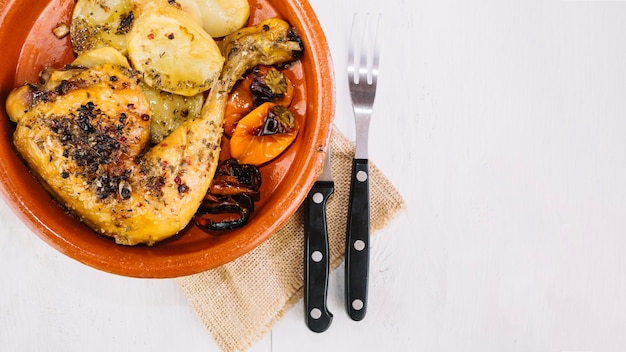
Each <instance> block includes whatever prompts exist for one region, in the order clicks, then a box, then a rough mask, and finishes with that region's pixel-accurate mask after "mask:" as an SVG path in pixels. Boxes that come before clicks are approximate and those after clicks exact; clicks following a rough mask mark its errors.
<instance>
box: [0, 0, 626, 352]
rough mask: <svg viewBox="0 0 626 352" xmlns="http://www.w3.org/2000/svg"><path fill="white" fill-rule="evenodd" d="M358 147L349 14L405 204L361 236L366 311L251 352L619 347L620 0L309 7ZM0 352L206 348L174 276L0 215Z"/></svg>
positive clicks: (381, 150) (209, 345) (378, 139)
mask: <svg viewBox="0 0 626 352" xmlns="http://www.w3.org/2000/svg"><path fill="white" fill-rule="evenodd" d="M311 2H312V5H313V7H314V8H315V9H316V11H317V14H318V16H319V19H320V21H321V23H322V26H323V28H324V29H325V31H326V34H327V36H328V40H329V43H330V46H331V50H332V55H333V57H334V63H335V65H336V68H337V88H338V92H337V98H338V106H337V118H336V123H337V125H338V126H339V128H340V129H341V130H342V131H343V132H344V133H346V134H347V135H348V136H353V135H354V128H353V125H352V118H351V110H350V105H349V98H348V93H347V88H346V78H345V76H344V72H345V69H344V67H345V62H346V56H347V52H346V47H347V40H348V30H349V23H350V18H351V13H352V12H353V11H355V10H359V9H364V10H371V11H381V12H382V13H383V14H384V26H385V28H384V40H385V42H384V45H383V49H384V53H383V56H382V67H381V78H380V81H379V93H378V99H377V103H376V116H375V118H374V120H373V123H372V125H373V126H372V132H371V145H372V147H371V150H370V154H371V160H372V161H373V162H374V163H376V164H377V165H378V166H379V167H380V168H381V169H382V171H383V172H384V173H385V174H386V175H387V176H388V177H389V178H390V179H391V180H392V181H393V182H394V184H395V185H396V186H397V188H398V189H399V190H400V191H401V192H402V194H403V195H404V197H405V199H406V201H407V205H408V209H407V210H406V211H405V212H404V213H402V214H401V215H400V216H399V218H397V220H396V221H394V222H393V223H392V224H391V225H390V226H389V227H387V228H386V229H384V230H383V231H381V232H380V233H379V234H378V235H377V236H376V237H375V238H374V240H373V254H372V261H371V285H370V305H369V310H368V315H367V317H366V319H365V320H364V321H362V322H359V323H355V322H352V321H351V320H349V318H348V317H347V315H346V314H345V313H344V308H343V284H342V283H343V266H341V267H340V268H339V270H337V271H335V272H334V273H333V274H332V276H331V283H330V298H329V306H330V310H331V311H333V313H334V314H335V319H334V321H333V324H332V326H331V328H330V329H329V330H328V331H327V332H325V333H323V334H314V333H312V332H310V331H308V330H307V328H306V327H305V325H304V320H303V308H302V302H299V303H298V304H297V305H296V306H295V307H294V308H293V309H292V310H290V311H289V312H288V313H287V314H286V316H284V318H282V319H281V320H280V321H279V322H278V323H277V325H276V326H275V328H274V329H273V330H272V332H271V334H269V335H267V336H266V337H265V338H264V339H263V340H262V341H261V342H259V343H258V344H257V345H255V346H254V347H253V348H252V349H251V350H252V351H272V352H280V351H294V350H298V351H358V350H360V351H524V352H526V351H594V352H596V351H624V350H626V337H625V336H626V335H625V334H624V333H623V332H624V330H625V328H626V256H624V255H623V253H624V251H625V250H626V186H625V185H626V41H625V39H624V38H625V37H626V20H625V19H626V2H624V1H613V2H611V1H593V0H590V1H550V0H545V1H515V2H511V1H496V0H494V1H484V0H483V1H460V0H453V1H419V0H418V1H405V0H386V1H373V0H369V1H363V0H360V1H357V0H342V1H330V0H311ZM0 221H1V223H2V226H1V228H0V350H1V351H168V350H175V351H188V352H192V351H217V350H218V349H217V347H216V346H215V344H214V343H213V341H212V340H211V339H210V337H209V336H208V335H207V333H206V332H205V330H204V328H203V327H202V326H201V325H200V323H199V320H198V318H197V317H196V316H195V313H194V312H193V310H192V309H191V308H190V306H189V305H188V304H187V302H186V300H185V297H184V296H183V294H182V292H181V290H180V289H179V288H178V286H177V284H176V282H175V281H174V280H142V279H131V278H125V277H119V276H115V275H110V274H107V273H104V272H100V271H97V270H94V269H92V268H89V267H86V266H84V265H82V264H79V263H77V262H76V261H74V260H72V259H69V258H67V257H65V256H63V255H61V254H60V253H58V252H57V251H56V250H54V249H52V248H51V247H49V246H48V245H46V244H45V243H43V241H41V240H40V239H39V238H37V237H36V236H35V235H34V234H32V233H31V232H30V231H29V230H28V229H27V228H26V227H25V226H24V225H23V224H22V223H20V221H18V220H17V219H16V218H15V216H14V215H13V214H12V213H11V211H10V210H9V209H8V208H7V206H6V205H5V204H4V202H1V201H0Z"/></svg>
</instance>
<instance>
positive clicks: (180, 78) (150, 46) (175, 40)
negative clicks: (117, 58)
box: [126, 0, 224, 96]
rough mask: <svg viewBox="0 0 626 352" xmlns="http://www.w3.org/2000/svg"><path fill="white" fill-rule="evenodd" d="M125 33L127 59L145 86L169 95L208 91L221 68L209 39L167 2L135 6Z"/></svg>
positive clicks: (217, 52) (144, 1) (220, 59)
mask: <svg viewBox="0 0 626 352" xmlns="http://www.w3.org/2000/svg"><path fill="white" fill-rule="evenodd" d="M136 4H137V7H136V9H137V14H136V17H135V21H134V23H133V26H132V28H131V30H130V32H129V33H128V37H127V43H126V44H127V48H128V56H129V58H130V61H131V63H132V65H133V68H135V69H136V70H138V71H140V72H142V74H143V79H144V82H146V83H147V84H148V85H150V86H151V87H153V88H156V89H159V90H164V91H167V92H170V93H175V94H180V95H185V96H193V95H196V94H198V93H201V92H204V91H206V90H208V89H209V87H210V86H211V83H212V82H213V81H214V80H216V79H218V76H219V73H220V71H221V69H222V65H223V64H224V57H222V55H221V53H220V50H219V48H218V46H217V44H216V43H215V41H214V40H213V38H211V36H210V35H208V34H207V33H206V32H205V31H204V29H202V27H201V26H200V25H198V24H197V23H196V22H195V21H194V20H193V18H191V16H190V15H189V14H187V13H186V12H184V11H182V10H180V9H178V8H176V7H175V6H171V5H169V4H168V2H167V1H166V0H157V1H148V0H140V1H137V2H136Z"/></svg>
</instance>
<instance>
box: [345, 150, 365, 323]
mask: <svg viewBox="0 0 626 352" xmlns="http://www.w3.org/2000/svg"><path fill="white" fill-rule="evenodd" d="M369 238H370V195H369V168H368V160H367V159H353V161H352V181H351V185H350V200H349V205H348V226H347V234H346V268H345V270H346V273H345V276H346V277H345V279H346V310H347V311H348V315H349V316H350V318H352V320H357V321H358V320H362V319H363V318H365V313H366V311H367V287H368V277H369V258H370V247H369V246H370V241H369Z"/></svg>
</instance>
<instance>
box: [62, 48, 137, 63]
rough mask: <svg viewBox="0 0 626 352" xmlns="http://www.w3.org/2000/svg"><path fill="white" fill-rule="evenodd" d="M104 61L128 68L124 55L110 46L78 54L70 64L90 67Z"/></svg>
mask: <svg viewBox="0 0 626 352" xmlns="http://www.w3.org/2000/svg"><path fill="white" fill-rule="evenodd" d="M105 63H108V64H112V65H117V66H122V67H126V68H130V64H129V63H128V59H126V56H124V55H122V53H120V52H119V51H117V50H116V49H114V48H112V47H110V46H105V47H102V48H97V49H93V50H90V51H87V52H85V53H82V54H80V55H78V56H77V57H76V59H74V61H73V62H72V66H80V67H85V68H90V67H94V66H96V65H100V64H105Z"/></svg>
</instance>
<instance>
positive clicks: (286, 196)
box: [0, 0, 335, 278]
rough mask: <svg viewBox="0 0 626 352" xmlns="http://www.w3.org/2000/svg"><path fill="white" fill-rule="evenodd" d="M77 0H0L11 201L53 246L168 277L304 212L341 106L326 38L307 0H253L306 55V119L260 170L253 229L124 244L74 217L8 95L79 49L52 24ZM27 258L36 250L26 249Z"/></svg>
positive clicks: (234, 254)
mask: <svg viewBox="0 0 626 352" xmlns="http://www.w3.org/2000/svg"><path fill="white" fill-rule="evenodd" d="M74 2H75V0H33V1H26V0H0V23H1V26H0V43H2V46H3V50H2V51H3V53H2V65H0V106H1V107H0V163H1V165H0V190H1V192H2V197H3V199H4V201H5V202H6V203H7V204H8V205H9V206H10V207H11V208H12V210H13V211H14V212H15V214H16V216H18V217H19V218H20V219H21V220H22V221H24V223H26V224H27V226H28V227H29V228H30V229H31V230H32V231H33V232H34V233H35V234H37V235H38V236H39V237H40V238H42V239H43V240H44V241H45V242H47V243H48V244H50V245H51V246H52V247H54V248H56V249H57V250H59V251H60V252H62V253H64V254H65V255H67V256H69V257H71V258H73V259H75V260H77V261H79V262H82V263H84V264H86V265H89V266H91V267H94V268H97V269H100V270H103V271H106V272H110V273H114V274H118V275H124V276H132V277H149V278H165V277H178V276H184V275H190V274H194V273H198V272H201V271H204V270H208V269H211V268H215V267H217V266H220V265H223V264H225V263H227V262H229V261H232V260H234V259H236V258H238V257H240V256H242V255H243V254H245V253H247V252H249V251H251V250H252V249H254V248H255V247H257V246H258V245H259V244H261V243H262V242H263V241H265V240H266V239H268V238H269V237H270V236H271V235H272V234H273V233H274V232H275V231H276V230H277V229H278V228H279V227H280V226H281V225H282V224H283V223H284V222H285V221H286V220H287V219H289V217H290V216H291V215H293V214H294V213H295V211H296V210H297V209H298V207H299V206H300V204H301V203H302V201H303V200H304V198H305V197H306V194H307V192H308V190H309V189H310V188H311V186H312V184H313V182H314V181H315V179H316V178H317V175H318V174H319V172H320V171H321V167H322V163H323V159H324V154H325V152H326V150H327V146H328V143H329V141H330V131H331V125H332V118H333V114H334V108H335V91H334V88H335V87H334V76H333V71H332V63H331V59H330V54H329V50H328V45H327V43H326V39H325V37H324V34H323V32H322V29H321V28H320V24H319V22H318V20H317V18H316V16H315V14H314V12H313V10H312V9H311V7H310V5H309V4H308V3H307V2H306V1H302V0H250V11H251V15H250V19H249V24H256V23H258V22H260V21H261V20H262V19H265V18H268V17H274V16H278V17H281V18H283V19H285V20H286V21H288V22H289V23H290V24H291V25H292V26H294V27H295V28H296V31H297V33H298V34H299V35H300V36H301V37H302V39H303V41H304V45H305V51H304V57H303V58H301V59H300V62H299V63H297V64H295V65H293V66H292V67H291V68H290V75H291V76H292V78H294V79H295V81H296V85H297V88H296V92H295V93H294V104H292V106H294V107H295V110H296V115H297V116H299V117H298V118H300V119H301V122H302V124H301V129H300V132H299V135H298V137H297V138H296V140H295V142H294V143H293V144H292V145H291V146H290V147H289V148H288V149H287V150H286V151H285V152H284V153H283V154H281V155H280V156H279V157H278V158H277V159H275V160H274V161H272V162H271V163H269V164H267V165H264V166H262V167H261V173H262V177H263V183H262V187H261V199H260V201H259V202H258V203H257V204H256V207H255V212H254V214H253V216H252V218H251V219H250V221H249V222H248V224H247V225H246V226H244V227H243V228H240V229H237V230H232V231H229V232H227V233H225V234H223V235H220V236H217V235H209V234H207V233H206V232H204V231H202V230H200V229H199V228H197V227H195V226H194V225H190V226H188V227H187V228H186V229H185V230H183V231H182V232H181V233H180V234H178V235H176V236H174V237H173V238H171V239H168V240H166V241H164V242H161V243H157V244H155V245H154V246H152V247H148V246H133V247H129V246H123V245H118V244H115V242H114V241H113V240H112V239H111V238H109V237H105V236H102V235H99V234H97V233H96V232H94V231H93V230H91V229H90V228H89V227H87V226H86V225H85V224H83V223H81V222H80V221H79V220H77V219H76V218H75V217H73V216H71V215H69V214H68V213H67V212H66V210H64V209H63V207H61V206H60V205H59V204H58V203H57V202H56V201H55V200H54V199H53V198H51V196H50V195H49V194H48V192H47V191H46V190H45V189H44V188H43V187H42V186H41V185H40V184H39V183H38V181H37V180H36V179H35V178H34V177H33V176H32V175H31V173H30V171H29V169H28V168H27V167H26V165H25V164H24V162H23V161H22V160H21V158H20V157H19V156H18V155H17V154H16V152H15V150H14V148H13V144H12V135H13V131H14V128H15V125H14V124H13V123H12V122H11V121H10V120H9V119H8V117H7V115H6V111H5V101H6V98H7V95H8V94H9V92H10V91H11V90H12V89H13V88H15V87H17V86H20V85H22V84H24V83H26V82H36V81H37V78H38V74H39V72H40V71H41V70H42V69H43V68H44V67H46V66H51V67H55V68H60V67H62V66H63V65H64V64H67V63H70V62H71V61H72V60H73V58H74V55H73V53H72V50H71V45H70V39H69V36H68V37H65V38H63V39H57V38H56V37H55V36H54V35H53V34H52V29H53V28H55V27H56V26H57V24H59V23H68V24H69V23H70V18H71V14H72V6H73V4H74ZM24 255H28V254H27V253H24Z"/></svg>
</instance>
